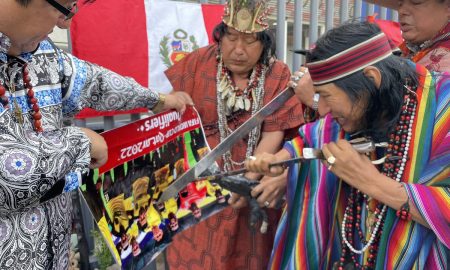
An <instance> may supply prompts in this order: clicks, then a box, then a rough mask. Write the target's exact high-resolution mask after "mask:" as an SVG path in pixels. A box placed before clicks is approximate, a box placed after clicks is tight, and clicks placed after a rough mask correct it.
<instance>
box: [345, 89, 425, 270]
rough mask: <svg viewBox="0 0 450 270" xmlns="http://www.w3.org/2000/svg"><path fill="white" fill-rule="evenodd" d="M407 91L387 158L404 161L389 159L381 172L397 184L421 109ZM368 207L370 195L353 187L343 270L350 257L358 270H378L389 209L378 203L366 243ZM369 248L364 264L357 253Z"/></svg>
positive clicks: (414, 97)
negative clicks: (365, 210) (357, 243)
mask: <svg viewBox="0 0 450 270" xmlns="http://www.w3.org/2000/svg"><path fill="white" fill-rule="evenodd" d="M405 88H406V93H405V95H404V98H403V105H402V110H401V113H400V117H399V120H398V123H397V126H396V127H395V129H394V130H393V131H392V132H391V133H390V134H389V145H388V148H387V150H386V155H387V157H390V156H400V157H401V159H398V160H394V159H386V162H385V163H384V164H383V167H382V169H381V173H382V174H384V175H386V176H388V177H390V178H392V179H394V180H395V181H397V182H400V181H401V178H402V175H403V172H404V170H405V164H406V161H407V160H408V151H409V143H410V141H411V136H412V125H413V122H414V116H415V112H416V106H417V97H416V93H415V92H414V91H413V90H411V89H410V87H409V86H405ZM364 204H366V205H368V199H367V196H366V195H365V194H363V193H362V192H361V191H359V190H357V189H354V188H352V190H351V192H350V195H349V198H348V201H347V207H346V208H345V213H344V218H343V220H342V228H341V236H342V252H341V259H340V261H339V263H338V264H339V267H338V269H339V270H343V269H344V266H345V264H346V262H347V261H348V258H350V259H351V260H352V261H353V263H354V266H355V267H356V269H374V267H375V261H376V255H377V251H378V243H379V241H380V238H381V234H382V230H383V225H384V217H385V214H386V210H387V206H386V205H384V204H382V203H377V206H376V208H375V211H374V215H375V218H374V219H373V222H374V224H371V226H369V233H370V237H369V239H368V240H366V238H365V236H364V233H363V231H362V229H361V226H360V223H361V217H362V214H361V210H362V205H364ZM354 228H355V229H356V232H357V235H358V236H359V239H360V241H361V243H362V244H363V245H364V246H363V247H362V248H361V249H356V248H355V247H354V236H355V233H354V232H355V229H354ZM367 249H369V255H368V258H367V264H366V265H364V264H363V265H361V264H360V263H359V262H358V260H357V256H356V255H355V254H363V253H364V252H365V251H366V250H367Z"/></svg>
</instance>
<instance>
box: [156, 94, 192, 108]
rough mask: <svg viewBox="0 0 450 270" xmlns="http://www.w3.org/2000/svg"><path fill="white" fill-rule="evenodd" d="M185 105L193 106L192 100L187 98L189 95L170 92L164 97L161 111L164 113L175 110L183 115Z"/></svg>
mask: <svg viewBox="0 0 450 270" xmlns="http://www.w3.org/2000/svg"><path fill="white" fill-rule="evenodd" d="M186 105H190V106H193V105H194V102H193V101H192V98H191V97H190V96H189V94H187V93H185V92H181V91H177V92H172V93H170V94H168V95H166V100H165V102H164V106H163V107H162V110H163V111H165V110H170V109H175V110H177V111H179V112H180V113H184V111H185V110H186Z"/></svg>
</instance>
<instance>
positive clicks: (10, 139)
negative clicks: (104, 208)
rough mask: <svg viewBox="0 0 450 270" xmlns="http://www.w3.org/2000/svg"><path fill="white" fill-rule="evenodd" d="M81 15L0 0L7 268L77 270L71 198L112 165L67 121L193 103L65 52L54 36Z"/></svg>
mask: <svg viewBox="0 0 450 270" xmlns="http://www.w3.org/2000/svg"><path fill="white" fill-rule="evenodd" d="M76 12H77V6H76V1H73V0H0V269H67V268H68V263H69V256H68V249H69V240H70V232H71V210H72V207H71V200H70V196H69V191H71V190H73V189H76V188H77V187H78V185H79V181H80V177H81V176H80V175H81V173H83V172H85V171H87V170H88V168H97V167H99V166H101V165H102V164H104V163H105V162H106V160H107V146H106V144H105V141H104V140H103V138H102V137H101V136H100V135H98V134H97V133H95V132H94V131H92V130H89V129H86V128H78V127H73V126H69V127H64V125H63V117H72V116H73V115H75V114H76V113H77V112H79V111H80V110H81V109H83V108H86V107H90V108H94V109H96V110H128V109H134V108H138V107H146V108H148V109H149V110H152V111H160V110H166V109H177V110H178V111H183V110H184V109H185V106H186V104H191V103H192V101H191V99H190V97H189V96H187V95H186V94H183V93H176V94H169V95H161V94H158V93H157V92H155V91H152V90H149V89H146V88H144V87H142V86H140V85H139V84H138V83H137V82H136V81H134V80H133V79H131V78H125V77H122V76H120V75H118V74H116V73H114V72H112V71H110V70H107V69H105V68H102V67H100V66H97V65H94V64H91V63H88V62H86V61H83V60H80V59H77V58H75V57H74V56H72V55H70V54H68V53H66V52H63V51H62V50H60V49H58V48H56V47H55V45H54V44H53V43H52V42H51V41H50V40H49V39H48V37H47V35H48V34H49V33H50V32H51V31H52V30H53V28H54V27H55V26H58V27H61V28H67V27H68V26H69V24H70V19H71V18H72V17H73V15H74V14H75V13H76Z"/></svg>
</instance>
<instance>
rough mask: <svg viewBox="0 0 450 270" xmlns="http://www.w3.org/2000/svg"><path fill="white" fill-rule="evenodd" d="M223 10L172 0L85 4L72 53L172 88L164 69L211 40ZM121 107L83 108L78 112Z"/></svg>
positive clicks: (74, 32)
mask: <svg viewBox="0 0 450 270" xmlns="http://www.w3.org/2000/svg"><path fill="white" fill-rule="evenodd" d="M222 14H223V5H214V4H197V3H185V2H176V1H166V0H133V1H129V0H97V1H95V2H93V3H88V4H84V5H83V4H81V6H80V10H79V12H78V13H77V15H76V16H75V17H74V19H73V22H72V26H71V29H70V33H71V40H72V53H73V54H74V55H75V56H77V57H78V58H80V59H83V60H87V61H90V62H93V63H97V64H99V65H101V66H104V67H106V68H109V69H111V70H113V71H115V72H117V73H119V74H121V75H124V76H130V77H133V78H134V79H136V81H137V82H139V83H140V84H142V85H144V86H148V87H149V88H151V89H155V90H157V91H160V92H162V93H167V92H169V91H170V90H171V86H170V83H169V82H168V81H167V78H166V77H165V75H164V70H166V69H167V68H168V67H169V66H171V65H173V63H174V62H176V61H179V60H181V59H182V58H183V57H184V56H185V55H186V54H188V53H189V52H191V51H193V50H195V49H196V48H199V47H203V46H206V45H207V44H208V43H211V42H212V39H211V34H212V30H213V29H214V27H215V26H216V25H217V24H218V23H219V22H220V21H221V18H222ZM133 112H136V111H133ZM117 113H118V112H107V113H104V112H95V111H93V110H83V111H82V112H81V113H80V114H79V115H78V116H77V117H78V118H83V117H94V116H100V115H114V114H117ZM121 113H124V112H121ZM126 113H129V112H126Z"/></svg>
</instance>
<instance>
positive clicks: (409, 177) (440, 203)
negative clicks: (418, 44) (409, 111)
mask: <svg viewBox="0 0 450 270" xmlns="http://www.w3.org/2000/svg"><path fill="white" fill-rule="evenodd" d="M416 70H417V73H418V74H419V79H420V86H419V87H418V89H417V96H418V106H417V111H416V118H415V120H414V124H413V138H412V139H411V142H410V150H409V153H408V156H409V157H411V158H410V160H409V161H408V162H407V163H406V169H405V172H404V174H403V177H402V181H403V182H404V183H405V184H404V186H405V187H406V190H407V193H408V196H409V199H410V204H413V205H414V206H415V207H416V208H417V209H418V210H419V212H420V213H421V214H422V217H423V218H424V220H426V221H427V222H428V224H429V227H430V228H427V227H425V226H423V225H421V224H419V223H416V222H414V221H410V222H408V221H403V220H399V219H398V218H397V216H396V210H394V209H391V208H388V211H387V214H386V217H385V223H384V227H383V233H382V235H381V240H380V243H379V250H378V255H377V258H376V264H375V265H376V269H448V267H449V265H448V261H449V255H450V252H449V247H450V166H449V164H450V133H449V128H450V110H449V97H450V91H449V89H450V77H449V76H450V75H449V74H430V73H429V72H428V71H427V70H426V69H425V68H423V67H421V66H419V65H417V66H416ZM345 136H346V134H344V133H343V132H342V131H341V130H340V127H339V125H338V124H337V123H336V122H335V121H333V120H332V118H331V116H329V115H328V116H326V117H325V118H324V119H321V120H319V121H317V122H314V123H310V124H307V125H305V126H303V127H302V128H301V129H300V136H299V137H297V138H295V139H294V140H292V141H290V142H288V143H286V145H285V149H286V150H288V151H289V152H290V153H291V155H292V156H299V155H301V150H302V148H303V147H317V148H321V147H322V145H323V144H324V143H327V142H330V141H336V140H337V139H339V138H344V137H345ZM349 191H350V187H349V186H348V185H347V184H346V183H344V182H342V181H340V180H339V179H337V177H336V176H335V175H334V174H332V173H331V172H329V171H328V170H327V169H326V166H323V165H322V163H321V162H320V161H318V160H315V161H310V162H307V163H303V164H301V168H300V165H296V166H294V167H291V169H290V172H289V178H288V187H287V205H286V207H285V209H284V213H283V216H282V218H281V220H280V224H279V227H278V231H277V235H276V239H275V244H274V249H273V251H272V258H271V262H270V265H269V269H331V268H332V267H333V263H334V262H336V261H338V260H339V258H340V255H341V254H340V253H341V235H340V231H341V223H342V219H343V214H344V210H345V206H346V203H347V196H348V194H349ZM364 208H365V207H364ZM364 211H365V209H364V210H363V213H362V215H363V217H362V218H361V221H362V223H364V222H365V217H364V215H367V213H365V212H364ZM361 227H362V228H365V224H361ZM359 244H360V243H359ZM357 247H358V246H357ZM366 253H367V251H366ZM366 256H367V254H364V256H359V260H360V263H363V262H366V261H367V260H366Z"/></svg>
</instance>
